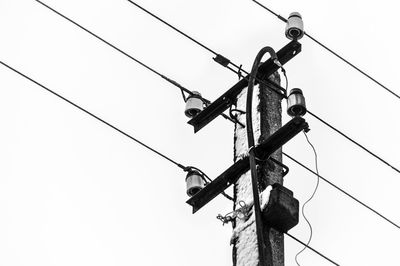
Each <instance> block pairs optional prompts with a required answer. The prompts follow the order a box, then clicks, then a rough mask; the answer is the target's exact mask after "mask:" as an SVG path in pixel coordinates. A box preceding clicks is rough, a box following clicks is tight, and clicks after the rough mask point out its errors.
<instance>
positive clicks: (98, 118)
mask: <svg viewBox="0 0 400 266" xmlns="http://www.w3.org/2000/svg"><path fill="white" fill-rule="evenodd" d="M0 64H2V65H3V66H5V67H7V68H8V69H10V70H12V71H14V72H15V73H17V74H19V75H20V76H22V77H24V78H25V79H27V80H29V81H31V82H33V83H35V84H36V85H37V86H39V87H41V88H43V89H45V90H46V91H48V92H50V93H51V94H53V95H55V96H57V97H58V98H60V99H62V100H63V101H65V102H67V103H69V104H71V105H72V106H74V107H76V108H78V109H79V110H81V111H83V112H84V113H86V114H88V115H89V116H91V117H93V118H95V119H96V120H98V121H100V122H101V123H103V124H105V125H107V126H109V127H110V128H112V129H114V130H116V131H118V132H119V133H121V134H122V135H124V136H126V137H128V138H129V139H131V140H133V141H135V142H136V143H138V144H140V145H141V146H143V147H145V148H146V149H148V150H150V151H152V152H153V153H155V154H157V155H158V156H160V157H162V158H164V159H165V160H167V161H169V162H171V163H173V164H174V165H176V166H178V167H179V168H181V169H182V170H183V171H185V172H187V171H189V170H190V169H192V168H194V169H196V170H198V171H199V172H201V173H202V174H203V175H204V176H205V177H206V178H207V179H208V180H209V181H210V182H211V181H212V180H211V179H210V178H209V177H208V176H207V175H206V174H205V173H204V172H203V171H201V170H200V169H198V168H195V167H193V166H184V165H182V164H180V163H178V162H177V161H175V160H173V159H171V158H170V157H169V156H167V155H165V154H163V153H161V152H159V151H157V150H156V149H154V148H152V147H150V146H149V145H147V144H145V143H144V142H142V141H140V140H138V139H137V138H135V137H133V136H132V135H130V134H128V133H126V132H125V131H123V130H121V129H119V128H118V127H116V126H114V125H112V124H111V123H109V122H107V121H105V120H104V119H102V118H100V117H99V116H97V115H95V114H93V113H92V112H90V111H88V110H87V109H86V108H83V107H82V106H80V105H78V104H76V103H74V102H72V101H71V100H69V99H67V98H65V97H64V96H62V95H61V94H59V93H57V92H55V91H54V90H51V89H49V88H48V87H46V86H44V85H43V84H41V83H39V82H37V81H36V80H34V79H32V78H30V77H29V76H27V75H25V74H24V73H22V72H20V71H18V70H17V69H15V68H13V67H11V66H10V65H8V64H6V63H4V62H3V61H0ZM222 195H223V196H224V197H226V198H227V199H229V200H233V198H232V197H231V196H229V195H228V194H226V193H225V192H223V193H222Z"/></svg>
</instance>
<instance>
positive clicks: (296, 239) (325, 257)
mask: <svg viewBox="0 0 400 266" xmlns="http://www.w3.org/2000/svg"><path fill="white" fill-rule="evenodd" d="M285 234H286V235H288V236H290V237H291V238H292V239H293V240H295V241H297V242H299V243H300V244H302V245H303V246H305V247H307V248H308V249H310V250H312V251H314V252H315V253H317V254H318V255H320V256H321V257H323V258H324V259H326V260H327V261H329V262H331V263H332V264H334V265H337V266H340V265H339V264H337V263H336V262H334V261H333V260H331V259H330V258H328V257H327V256H325V255H324V254H322V253H321V252H319V251H317V250H315V249H314V248H312V247H311V246H310V245H308V244H306V243H304V242H303V241H301V240H300V239H298V238H296V237H295V236H293V235H292V234H289V233H288V232H286V233H285Z"/></svg>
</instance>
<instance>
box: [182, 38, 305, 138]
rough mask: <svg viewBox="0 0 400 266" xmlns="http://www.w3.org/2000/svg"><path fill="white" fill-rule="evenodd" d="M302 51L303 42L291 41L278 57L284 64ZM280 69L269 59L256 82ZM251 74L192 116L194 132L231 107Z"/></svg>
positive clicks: (259, 69) (258, 74)
mask: <svg viewBox="0 0 400 266" xmlns="http://www.w3.org/2000/svg"><path fill="white" fill-rule="evenodd" d="M300 51H301V44H300V43H299V42H297V41H291V42H290V43H288V44H287V45H286V46H285V47H283V48H282V49H281V50H279V51H278V52H277V53H276V55H277V57H278V60H279V62H280V63H281V64H282V65H284V64H286V63H287V62H288V61H289V60H290V59H292V58H293V57H294V56H296V55H297V54H298V53H300ZM278 69H279V66H278V65H276V64H275V63H274V62H273V61H272V60H271V59H268V60H267V61H266V62H264V63H262V64H261V65H260V67H259V68H258V73H257V78H256V81H255V84H257V83H258V80H260V79H262V78H263V77H265V76H267V77H269V76H270V75H272V74H273V73H274V72H275V71H277V70H278ZM248 79H249V75H247V76H246V77H245V78H243V79H241V80H240V81H239V82H237V83H236V84H235V85H234V86H233V87H232V88H230V89H229V90H228V91H227V92H225V93H224V94H223V95H222V96H220V97H219V98H218V99H216V100H215V101H214V102H213V103H211V104H210V105H209V106H208V107H207V108H205V109H204V110H203V111H202V112H200V113H199V114H198V115H197V116H195V117H194V118H192V119H191V120H190V121H189V122H188V123H189V124H190V125H192V126H193V127H194V132H195V133H196V132H198V131H199V130H200V129H202V128H203V127H204V126H206V125H207V124H208V123H210V122H211V121H212V120H214V119H215V118H216V117H217V116H219V115H220V114H221V113H222V112H224V111H225V110H226V109H228V108H229V106H230V105H231V104H232V103H234V102H235V101H236V98H237V96H238V95H239V93H240V92H241V91H242V90H243V89H244V88H246V87H247V85H248ZM282 94H283V93H282Z"/></svg>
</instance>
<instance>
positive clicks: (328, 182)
mask: <svg viewBox="0 0 400 266" xmlns="http://www.w3.org/2000/svg"><path fill="white" fill-rule="evenodd" d="M282 154H283V155H285V156H286V157H287V158H289V159H290V160H292V161H293V162H295V163H296V164H298V165H300V166H301V167H303V168H304V169H306V170H307V171H309V172H310V173H312V174H314V175H317V176H319V178H320V179H321V180H323V181H325V182H326V183H327V184H329V185H331V186H332V187H333V188H335V189H337V190H338V191H340V192H342V193H343V194H345V195H346V196H348V197H349V198H351V199H352V200H354V201H356V202H357V203H359V204H360V205H362V206H363V207H365V208H367V209H368V210H370V211H372V212H373V213H375V214H376V215H378V216H379V217H381V218H382V219H384V220H385V221H387V222H389V223H391V224H392V225H394V226H395V227H397V228H398V229H400V226H399V225H398V224H396V223H395V222H393V221H391V220H390V219H389V218H387V217H386V216H384V215H383V214H381V213H379V212H378V211H376V210H374V209H373V208H371V207H370V206H368V205H367V204H365V203H364V202H362V201H361V200H359V199H357V198H356V197H354V196H352V195H351V194H350V193H348V192H346V191H345V190H344V189H342V188H340V187H338V186H337V185H335V184H334V183H332V182H331V181H329V180H328V179H326V178H325V177H323V176H321V175H319V174H318V173H316V172H314V171H313V170H311V169H310V168H309V167H307V166H305V165H304V164H302V163H301V162H299V161H298V160H296V159H295V158H293V157H292V156H290V155H289V154H287V153H285V152H282Z"/></svg>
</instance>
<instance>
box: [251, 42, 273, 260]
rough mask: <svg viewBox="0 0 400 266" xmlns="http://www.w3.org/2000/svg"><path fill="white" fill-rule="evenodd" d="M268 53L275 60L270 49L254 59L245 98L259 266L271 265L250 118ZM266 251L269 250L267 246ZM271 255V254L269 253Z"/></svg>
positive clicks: (260, 52) (261, 51)
mask: <svg viewBox="0 0 400 266" xmlns="http://www.w3.org/2000/svg"><path fill="white" fill-rule="evenodd" d="M266 53H269V54H270V55H271V59H275V60H276V59H277V56H276V54H275V51H274V50H273V49H272V48H271V47H268V46H267V47H264V48H262V49H261V50H260V51H259V52H258V54H257V56H256V58H255V59H254V63H253V67H252V69H251V74H250V76H249V84H248V87H247V97H246V131H247V143H248V147H249V161H250V173H251V187H252V192H253V204H254V214H255V222H256V234H257V246H258V255H259V260H258V261H259V264H260V265H261V266H264V265H266V263H267V261H266V259H267V258H268V259H269V263H268V264H269V265H272V264H273V263H272V256H266V254H265V252H266V250H265V249H264V246H265V245H266V244H268V243H269V239H268V240H267V241H268V242H265V240H264V239H265V237H264V233H263V223H262V218H261V207H260V196H259V190H258V177H257V166H256V159H255V155H254V145H255V141H254V132H253V118H252V110H253V109H252V105H253V89H254V83H255V77H256V76H257V71H258V66H259V65H260V62H261V59H262V57H263V56H264V54H266ZM268 249H269V250H270V249H271V246H270V245H269V247H268ZM271 253H272V252H271Z"/></svg>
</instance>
